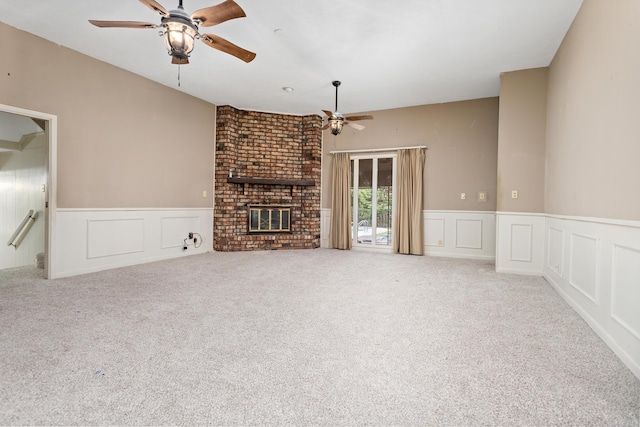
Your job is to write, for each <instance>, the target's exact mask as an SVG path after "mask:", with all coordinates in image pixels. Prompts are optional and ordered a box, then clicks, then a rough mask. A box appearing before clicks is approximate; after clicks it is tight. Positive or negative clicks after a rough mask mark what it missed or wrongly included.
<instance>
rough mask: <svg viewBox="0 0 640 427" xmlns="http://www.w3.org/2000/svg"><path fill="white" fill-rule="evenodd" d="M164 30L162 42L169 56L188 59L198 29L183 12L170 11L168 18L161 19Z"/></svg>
mask: <svg viewBox="0 0 640 427" xmlns="http://www.w3.org/2000/svg"><path fill="white" fill-rule="evenodd" d="M162 24H163V26H164V28H165V32H164V34H163V36H164V42H165V46H166V47H167V51H168V52H169V55H171V56H172V57H174V58H177V59H181V60H185V59H187V58H189V55H190V54H191V51H192V50H193V45H194V42H195V40H196V38H197V37H198V27H197V26H196V25H195V24H194V23H193V22H192V21H191V19H189V16H188V15H187V14H186V13H185V12H184V11H183V10H180V9H178V10H172V11H171V13H170V15H169V17H168V18H163V19H162Z"/></svg>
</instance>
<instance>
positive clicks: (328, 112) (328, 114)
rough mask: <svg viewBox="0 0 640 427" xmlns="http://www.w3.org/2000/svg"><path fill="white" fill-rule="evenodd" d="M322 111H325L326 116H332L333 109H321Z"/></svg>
mask: <svg viewBox="0 0 640 427" xmlns="http://www.w3.org/2000/svg"><path fill="white" fill-rule="evenodd" d="M322 112H323V113H325V114H326V115H327V117H331V116H333V111H329V110H322Z"/></svg>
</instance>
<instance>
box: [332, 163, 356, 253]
mask: <svg viewBox="0 0 640 427" xmlns="http://www.w3.org/2000/svg"><path fill="white" fill-rule="evenodd" d="M350 168H351V162H350V157H349V153H335V154H334V155H333V165H332V175H333V187H332V188H331V228H330V230H329V246H330V247H332V248H335V249H351V246H352V240H351V197H350V193H351V173H350Z"/></svg>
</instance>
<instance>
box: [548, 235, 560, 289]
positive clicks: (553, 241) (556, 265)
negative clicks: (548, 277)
mask: <svg viewBox="0 0 640 427" xmlns="http://www.w3.org/2000/svg"><path fill="white" fill-rule="evenodd" d="M563 259H564V231H562V230H558V229H557V228H553V227H549V229H548V232H547V267H549V268H550V269H552V270H553V271H555V272H556V274H557V275H558V276H560V277H562V265H563V261H562V260H563Z"/></svg>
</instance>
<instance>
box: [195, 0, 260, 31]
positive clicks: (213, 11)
mask: <svg viewBox="0 0 640 427" xmlns="http://www.w3.org/2000/svg"><path fill="white" fill-rule="evenodd" d="M245 16H247V15H245V13H244V10H242V8H241V7H240V6H238V4H237V3H236V2H234V1H233V0H227V1H225V2H224V3H220V4H218V5H215V6H211V7H205V8H204V9H200V10H196V11H195V12H193V13H192V14H191V19H193V20H198V21H200V26H201V27H212V26H214V25H218V24H220V23H222V22H225V21H228V20H230V19H235V18H244V17H245Z"/></svg>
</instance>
